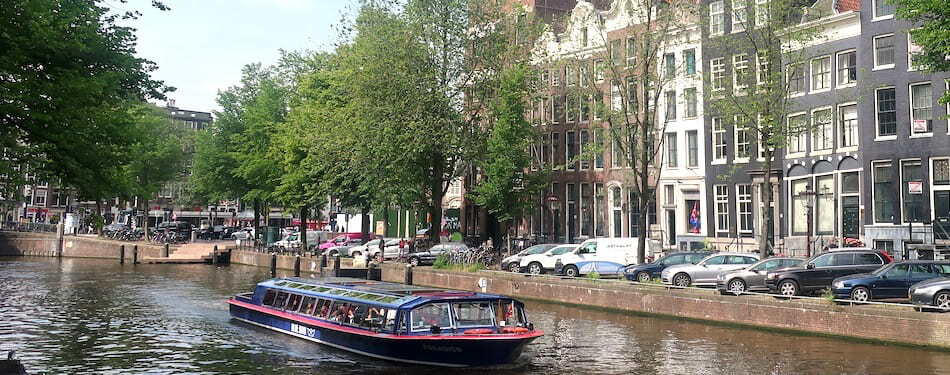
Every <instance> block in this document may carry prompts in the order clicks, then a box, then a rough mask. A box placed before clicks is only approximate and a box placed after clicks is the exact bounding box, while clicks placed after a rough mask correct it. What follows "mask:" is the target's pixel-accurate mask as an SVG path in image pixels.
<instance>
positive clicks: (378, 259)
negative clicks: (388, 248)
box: [373, 253, 383, 262]
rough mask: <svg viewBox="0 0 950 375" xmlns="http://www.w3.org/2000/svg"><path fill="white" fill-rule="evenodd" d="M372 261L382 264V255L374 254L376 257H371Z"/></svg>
mask: <svg viewBox="0 0 950 375" xmlns="http://www.w3.org/2000/svg"><path fill="white" fill-rule="evenodd" d="M373 260H375V261H377V262H382V261H383V254H380V253H376V256H374V257H373Z"/></svg>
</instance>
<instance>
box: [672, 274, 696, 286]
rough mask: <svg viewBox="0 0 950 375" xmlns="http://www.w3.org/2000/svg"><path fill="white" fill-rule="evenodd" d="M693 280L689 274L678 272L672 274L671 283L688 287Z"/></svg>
mask: <svg viewBox="0 0 950 375" xmlns="http://www.w3.org/2000/svg"><path fill="white" fill-rule="evenodd" d="M692 282H693V281H692V280H690V278H689V275H687V274H685V273H678V274H676V276H673V285H676V286H680V287H684V288H685V287H688V286H689V284H690V283H692Z"/></svg>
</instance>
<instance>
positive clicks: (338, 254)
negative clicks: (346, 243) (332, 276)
mask: <svg viewBox="0 0 950 375" xmlns="http://www.w3.org/2000/svg"><path fill="white" fill-rule="evenodd" d="M330 256H331V257H338V256H340V252H339V251H336V250H333V251H331V252H330Z"/></svg>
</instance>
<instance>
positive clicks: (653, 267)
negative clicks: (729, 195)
mask: <svg viewBox="0 0 950 375" xmlns="http://www.w3.org/2000/svg"><path fill="white" fill-rule="evenodd" d="M655 245H656V244H651V245H650V246H655ZM637 255H638V248H637V241H636V239H635V238H632V239H631V238H601V239H592V240H588V241H585V242H584V243H581V244H580V245H570V244H568V245H555V244H543V245H536V246H532V247H529V248H527V249H525V250H524V251H522V252H520V253H518V254H516V255H513V256H511V257H508V258H505V259H504V260H502V269H504V270H507V271H510V272H525V273H531V274H543V273H551V274H556V275H564V276H570V277H578V276H596V277H610V276H614V277H623V278H626V279H628V280H631V281H636V282H640V283H662V284H664V285H669V286H672V287H690V286H697V287H713V288H716V289H718V290H719V292H720V293H722V294H725V295H741V294H744V293H748V292H765V293H772V294H774V295H776V296H778V297H789V298H790V297H794V296H803V295H818V294H823V295H825V296H828V297H834V298H835V299H840V300H848V301H852V302H858V303H861V302H868V301H872V300H900V301H901V302H910V303H912V304H914V305H916V306H917V307H919V308H928V307H936V308H939V309H950V261H948V260H907V261H900V262H895V261H894V259H893V258H891V256H890V255H889V254H888V253H886V252H881V251H877V250H872V249H868V248H847V247H846V248H834V249H829V250H827V251H825V252H823V253H821V254H817V255H815V256H813V257H811V258H807V259H805V258H795V257H784V256H775V257H769V258H765V259H760V257H759V255H758V254H751V253H733V252H716V253H714V252H709V251H690V252H674V253H669V254H666V255H665V256H663V257H661V258H659V259H656V260H655V261H651V262H646V263H643V264H635V259H636V256H637Z"/></svg>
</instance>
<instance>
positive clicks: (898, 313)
mask: <svg viewBox="0 0 950 375" xmlns="http://www.w3.org/2000/svg"><path fill="white" fill-rule="evenodd" d="M57 246H58V245H57V241H56V237H55V236H51V235H38V234H32V233H26V234H17V233H12V234H11V233H2V234H0V255H12V256H19V255H32V256H56V255H57V252H58V251H59V250H58V249H57ZM125 246H132V245H129V244H126V245H125ZM118 247H119V245H117V241H109V240H100V239H95V238H82V237H69V236H67V237H66V238H64V239H63V240H62V256H64V257H79V258H111V259H117V258H118V255H119V253H120V250H119V249H118ZM162 250H163V249H162V247H161V246H152V245H138V251H139V256H140V257H142V256H158V255H157V254H161V252H162ZM225 251H229V252H230V255H231V256H230V260H231V263H235V264H245V265H251V266H257V267H264V268H271V269H274V270H276V269H280V270H293V273H294V274H299V275H301V276H303V277H315V276H319V275H333V274H338V275H340V276H351V277H354V276H360V275H358V274H361V275H363V276H362V277H365V275H366V270H365V269H353V268H351V264H350V262H349V261H348V260H346V259H343V260H341V262H340V263H341V264H340V265H336V264H334V261H335V260H334V259H333V258H330V259H327V260H326V263H325V264H324V265H321V262H322V259H321V258H319V257H298V256H284V255H272V254H266V253H259V252H254V251H244V250H238V249H225ZM153 254H156V255H153ZM126 256H127V257H129V256H130V255H128V254H127V255H126ZM127 259H128V258H127ZM336 269H341V270H345V271H343V272H340V273H336V272H335V271H334V270H336ZM321 271H322V272H321ZM348 271H349V272H348ZM379 277H380V278H381V279H382V280H383V281H391V282H406V281H407V280H409V281H411V282H412V283H413V284H416V285H424V286H432V287H440V288H450V289H459V290H468V291H475V292H486V293H495V294H502V295H509V296H512V297H516V298H523V299H530V300H537V301H545V302H552V303H557V304H563V305H571V306H583V307H593V308H597V309H605V310H610V311H621V312H630V313H636V314H647V315H655V316H666V317H673V318H681V319H688V320H696V321H705V322H715V323H720V324H728V325H739V326H748V327H756V328H764V329H770V330H783V331H794V332H801V333H807V334H817V335H828V336H837V337H848V338H856V339H863V340H872V341H880V342H887V343H901V344H908V345H921V346H931V347H938V348H942V349H950V314H941V313H931V312H917V311H914V310H913V309H912V308H911V307H909V306H894V305H862V306H851V305H837V304H834V303H832V302H831V301H827V300H824V299H817V298H809V299H791V300H788V299H779V298H774V297H771V296H760V295H742V296H732V295H726V296H723V295H719V294H718V293H717V292H716V291H715V290H709V289H699V288H669V287H665V286H662V285H653V284H638V283H632V282H626V281H618V280H592V279H568V278H561V277H551V276H532V275H525V274H512V273H507V272H497V271H479V272H455V271H445V270H435V269H432V268H429V267H416V268H411V269H410V270H409V274H408V275H407V267H406V265H405V264H400V263H384V264H382V265H381V272H380V275H379Z"/></svg>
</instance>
